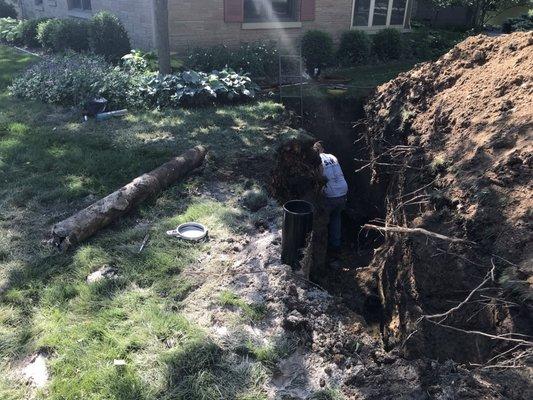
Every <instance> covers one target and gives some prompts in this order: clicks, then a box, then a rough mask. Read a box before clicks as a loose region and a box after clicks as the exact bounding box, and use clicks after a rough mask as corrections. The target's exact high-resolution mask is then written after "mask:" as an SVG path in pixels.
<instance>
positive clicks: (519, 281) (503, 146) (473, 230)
mask: <svg viewBox="0 0 533 400" xmlns="http://www.w3.org/2000/svg"><path fill="white" fill-rule="evenodd" d="M531 82H533V33H531V32H529V33H516V34H512V35H506V36H501V37H497V38H490V37H485V36H476V37H471V38H469V39H467V40H466V41H464V42H463V43H461V44H459V45H458V46H456V47H455V48H454V49H452V50H451V51H450V52H449V53H448V54H446V55H445V56H443V57H442V58H441V59H439V60H438V61H436V62H432V63H425V64H421V65H420V66H418V67H417V68H415V69H414V70H412V71H409V72H407V73H403V74H400V75H399V77H398V78H396V79H395V80H393V81H391V82H389V83H387V84H385V85H383V86H381V87H380V88H378V90H377V92H376V94H375V95H374V96H373V97H372V99H371V100H370V101H369V103H368V105H367V106H366V108H365V110H366V114H367V127H368V132H367V137H368V143H369V144H370V146H371V153H372V159H373V161H374V163H373V181H374V182H381V184H382V185H385V186H386V187H387V188H388V190H387V194H386V198H385V202H386V204H387V215H386V223H387V225H389V226H394V225H396V226H403V227H412V228H415V227H420V228H424V229H427V230H429V231H433V232H438V233H441V234H444V235H447V236H450V237H458V238H463V239H466V240H468V241H471V242H473V243H475V244H468V245H464V244H450V243H449V242H446V241H441V240H434V239H431V238H428V237H424V236H414V235H404V234H401V235H398V234H388V235H387V236H386V242H385V244H384V245H383V246H382V247H381V248H380V250H379V251H378V252H377V254H376V256H375V258H374V260H373V262H372V264H371V266H372V267H373V268H375V269H376V271H378V274H379V286H380V287H379V289H380V291H381V293H382V303H383V305H384V332H383V336H384V341H385V343H386V345H387V346H388V347H389V348H393V347H399V346H402V345H403V344H404V342H405V340H406V339H408V338H409V340H408V341H407V343H405V348H406V349H407V354H408V355H409V356H411V357H421V356H426V357H432V358H436V359H440V360H446V359H448V358H452V359H454V360H456V361H460V362H465V363H469V362H470V363H484V362H487V361H488V360H489V359H491V358H492V357H493V356H495V355H496V354H499V353H501V352H502V351H504V350H505V349H508V348H509V347H512V346H511V345H513V344H515V343H512V342H507V341H505V340H501V339H500V340H492V339H489V338H487V337H484V336H482V335H479V334H472V333H463V332H459V331H457V329H462V330H466V331H482V332H484V333H488V334H492V335H499V334H509V333H510V332H513V333H521V334H525V335H532V334H533V329H532V326H533V325H532V321H531V315H532V314H531V311H532V310H533V307H532V299H533V296H532V293H533V290H532V285H531V282H532V278H531V277H532V275H533V270H532V269H531V259H532V258H533V251H532V249H533V247H532V238H533V234H532V227H533V224H532V220H531V215H532V214H531V213H532V210H533V202H532V198H533V196H532V187H531V168H532V164H533V159H532V157H531V154H532V150H533V144H532V135H531V132H532V128H533V113H532V109H531V104H532V101H533V84H532V83H531ZM493 265H494V267H495V273H494V280H493V281H491V282H489V283H487V284H486V285H485V286H484V287H483V290H482V291H479V293H476V294H475V295H474V296H473V297H472V298H471V301H469V302H468V304H466V305H465V306H462V307H461V308H460V309H459V310H457V311H456V312H453V313H451V314H450V315H449V316H448V317H447V318H446V319H445V321H439V322H442V324H441V325H437V324H435V323H434V322H435V321H436V320H435V319H427V320H424V321H422V322H419V318H420V317H421V316H423V315H427V314H436V313H442V312H446V311H447V310H449V309H450V308H452V307H454V306H456V305H458V304H459V303H460V302H461V301H463V300H464V299H465V298H466V297H467V295H468V294H469V293H470V292H471V291H472V290H473V289H474V288H475V287H476V286H477V285H479V284H480V283H481V282H482V281H483V280H484V279H485V277H486V276H487V273H488V271H489V270H490V269H491V268H492V266H493ZM507 301H508V302H512V303H504V302H507ZM431 321H433V322H431ZM443 325H446V327H445V326H443ZM413 332H414V333H413ZM411 334H412V335H411ZM510 336H513V335H510ZM510 336H507V337H510ZM514 337H518V336H514ZM526 347H527V346H526ZM529 361H531V360H529Z"/></svg>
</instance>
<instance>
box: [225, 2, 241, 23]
mask: <svg viewBox="0 0 533 400" xmlns="http://www.w3.org/2000/svg"><path fill="white" fill-rule="evenodd" d="M224 21H225V22H243V21H244V0H224Z"/></svg>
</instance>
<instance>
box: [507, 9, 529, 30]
mask: <svg viewBox="0 0 533 400" xmlns="http://www.w3.org/2000/svg"><path fill="white" fill-rule="evenodd" d="M531 30H533V13H532V12H530V13H528V14H524V15H521V16H519V17H516V18H509V19H507V20H505V21H504V22H503V23H502V32H503V33H511V32H516V31H524V32H525V31H531Z"/></svg>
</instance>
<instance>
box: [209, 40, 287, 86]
mask: <svg viewBox="0 0 533 400" xmlns="http://www.w3.org/2000/svg"><path fill="white" fill-rule="evenodd" d="M230 60H231V61H230V62H229V64H228V65H229V66H230V67H231V68H233V69H235V70H241V71H246V72H247V73H249V74H250V75H251V76H254V77H265V78H271V79H272V78H275V77H277V75H278V72H279V71H278V69H279V50H278V47H277V44H276V42H273V41H269V42H253V43H244V44H241V46H240V47H239V48H238V49H236V50H235V51H234V52H233V53H232V54H231V58H230ZM214 69H219V68H214Z"/></svg>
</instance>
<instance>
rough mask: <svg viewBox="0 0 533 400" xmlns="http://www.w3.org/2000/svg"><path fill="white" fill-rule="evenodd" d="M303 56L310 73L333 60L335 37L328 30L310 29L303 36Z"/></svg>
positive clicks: (312, 73)
mask: <svg viewBox="0 0 533 400" xmlns="http://www.w3.org/2000/svg"><path fill="white" fill-rule="evenodd" d="M302 56H303V58H304V60H305V65H306V67H307V71H308V72H309V74H311V75H314V71H315V68H318V69H319V70H320V69H321V68H323V67H326V66H328V65H330V64H331V63H332V62H333V39H332V38H331V35H330V34H329V33H327V32H323V31H318V30H313V31H308V32H306V34H305V35H304V37H303V38H302Z"/></svg>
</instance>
